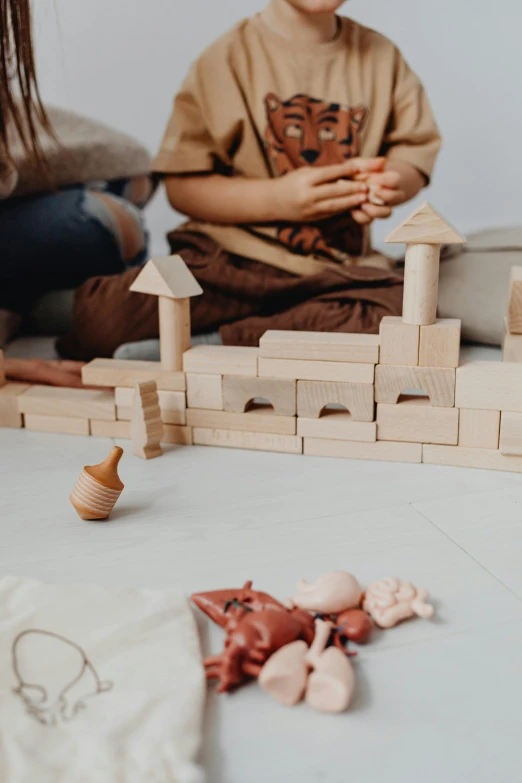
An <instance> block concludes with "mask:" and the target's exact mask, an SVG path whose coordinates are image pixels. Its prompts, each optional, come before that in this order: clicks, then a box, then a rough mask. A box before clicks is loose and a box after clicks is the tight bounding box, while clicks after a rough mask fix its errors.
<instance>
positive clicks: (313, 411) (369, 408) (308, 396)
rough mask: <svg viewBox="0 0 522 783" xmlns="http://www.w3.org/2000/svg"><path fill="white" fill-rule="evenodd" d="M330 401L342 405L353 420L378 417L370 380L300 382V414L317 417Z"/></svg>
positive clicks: (298, 404)
mask: <svg viewBox="0 0 522 783" xmlns="http://www.w3.org/2000/svg"><path fill="white" fill-rule="evenodd" d="M328 405H342V406H343V407H345V408H346V410H347V411H349V413H350V414H351V416H352V419H353V421H373V420H374V419H375V405H374V390H373V386H370V384H368V383H325V382H320V381H298V382H297V415H298V417H302V418H305V419H318V418H319V417H320V416H321V415H323V414H324V413H326V412H327V411H326V409H327V406H328Z"/></svg>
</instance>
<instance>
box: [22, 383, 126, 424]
mask: <svg viewBox="0 0 522 783" xmlns="http://www.w3.org/2000/svg"><path fill="white" fill-rule="evenodd" d="M19 409H20V412H21V413H35V414H37V415H40V416H61V417H64V416H70V417H71V418H73V419H100V420H105V421H115V420H116V408H115V405H114V394H113V393H112V392H110V391H95V390H94V389H66V388H61V387H57V386H32V387H31V388H30V389H29V390H28V391H26V392H25V394H23V395H22V396H21V397H20V398H19Z"/></svg>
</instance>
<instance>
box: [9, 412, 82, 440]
mask: <svg viewBox="0 0 522 783" xmlns="http://www.w3.org/2000/svg"><path fill="white" fill-rule="evenodd" d="M24 423H25V429H26V430H32V431H33V432H51V433H52V432H54V433H57V434H60V435H90V434H91V429H90V423H89V419H76V418H74V417H72V416H41V415H39V414H37V413H26V414H25V415H24Z"/></svg>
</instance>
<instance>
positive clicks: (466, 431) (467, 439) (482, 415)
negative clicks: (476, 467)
mask: <svg viewBox="0 0 522 783" xmlns="http://www.w3.org/2000/svg"><path fill="white" fill-rule="evenodd" d="M499 432H500V411H480V410H473V409H472V408H462V409H461V411H460V421H459V446H467V447H468V448H471V449H498V436H499Z"/></svg>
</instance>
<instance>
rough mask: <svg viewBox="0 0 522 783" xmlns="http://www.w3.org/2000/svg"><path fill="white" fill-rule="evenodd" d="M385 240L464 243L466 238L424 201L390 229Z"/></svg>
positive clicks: (391, 242)
mask: <svg viewBox="0 0 522 783" xmlns="http://www.w3.org/2000/svg"><path fill="white" fill-rule="evenodd" d="M386 242H388V243H390V244H393V243H398V244H399V243H400V244H406V245H411V244H422V245H444V244H446V245H464V244H466V238H465V237H463V236H462V235H461V234H459V232H458V231H456V229H454V228H453V226H452V225H451V224H450V223H448V222H447V220H445V219H444V218H443V217H441V216H440V215H439V213H438V212H437V211H436V210H435V209H433V207H432V206H431V204H429V203H428V202H427V201H425V202H424V203H423V204H421V205H420V207H418V208H417V209H416V210H415V212H413V213H412V214H411V215H410V216H409V217H407V218H406V220H403V222H402V223H401V224H400V225H399V226H397V228H396V229H395V230H394V231H392V233H391V234H390V235H389V237H387V238H386Z"/></svg>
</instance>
